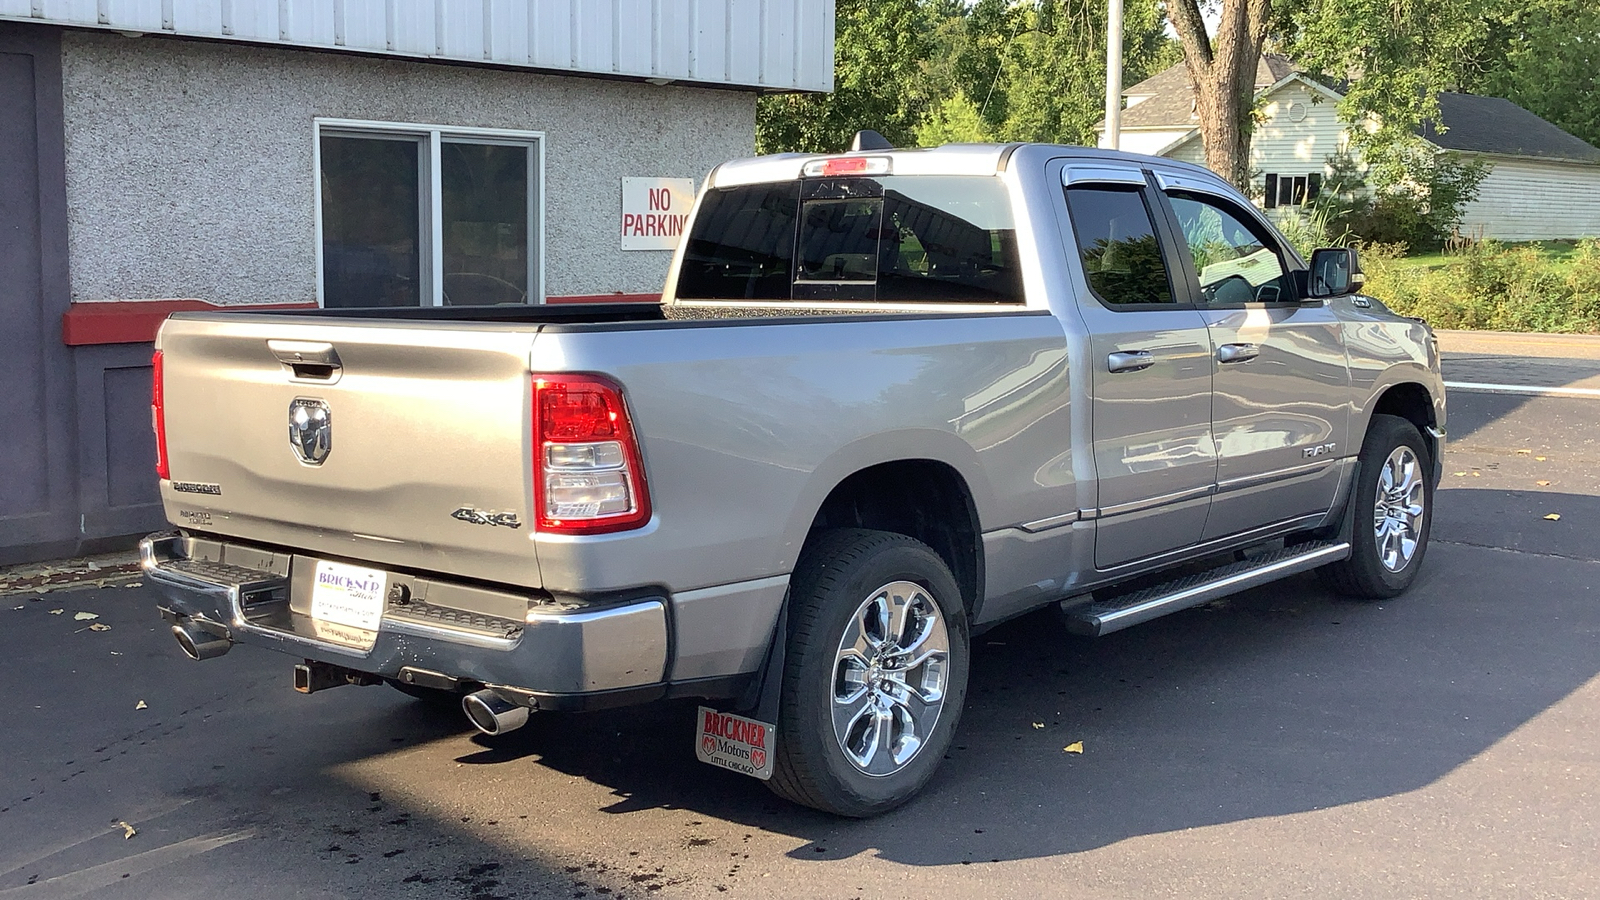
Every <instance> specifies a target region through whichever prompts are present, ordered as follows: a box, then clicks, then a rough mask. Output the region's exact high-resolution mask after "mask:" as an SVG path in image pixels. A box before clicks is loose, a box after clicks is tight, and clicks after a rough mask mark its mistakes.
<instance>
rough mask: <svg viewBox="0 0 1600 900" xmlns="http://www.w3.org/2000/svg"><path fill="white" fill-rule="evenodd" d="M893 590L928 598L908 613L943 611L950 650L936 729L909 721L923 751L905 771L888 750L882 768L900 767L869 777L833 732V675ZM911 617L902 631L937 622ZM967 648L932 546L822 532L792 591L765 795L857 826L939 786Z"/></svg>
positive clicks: (963, 625) (951, 584) (888, 536)
mask: <svg viewBox="0 0 1600 900" xmlns="http://www.w3.org/2000/svg"><path fill="white" fill-rule="evenodd" d="M897 583H910V584H912V585H915V586H918V587H920V588H921V589H922V591H921V592H919V597H918V598H916V599H915V600H913V601H912V602H910V603H907V604H905V606H906V608H907V609H911V608H914V607H915V608H919V609H922V610H924V611H926V610H927V608H928V607H927V600H931V601H932V603H933V604H936V605H937V611H938V617H937V618H938V619H942V622H943V627H944V634H945V636H946V638H947V645H948V651H947V653H946V654H945V656H944V657H943V660H944V662H943V666H942V670H943V689H942V695H941V696H942V700H941V701H940V706H939V708H938V709H937V710H935V711H934V713H933V715H932V716H931V717H930V718H932V719H933V720H934V721H933V723H932V724H931V725H928V726H926V727H925V728H924V727H923V724H922V723H921V722H920V721H917V720H916V719H908V720H906V721H912V722H915V723H916V725H917V729H916V733H917V737H918V739H919V740H920V744H919V745H918V749H915V750H912V751H910V755H909V757H908V758H907V759H906V760H904V761H903V762H899V761H896V760H894V759H892V757H893V756H894V752H893V751H891V752H890V753H889V755H888V757H887V758H883V759H884V761H885V763H886V764H889V765H892V766H896V767H898V768H897V769H896V770H895V771H892V772H889V773H887V774H867V772H866V771H865V770H864V769H862V768H859V767H858V766H857V764H855V763H853V762H851V760H850V758H849V757H847V755H846V751H845V749H844V746H843V745H844V742H845V739H844V738H841V737H838V736H837V733H836V731H835V719H834V709H835V702H836V701H835V691H836V690H839V689H840V688H839V684H841V683H842V682H836V679H837V678H838V672H839V671H840V670H839V669H838V668H837V666H839V665H840V664H841V663H840V659H839V654H840V653H841V649H840V647H841V642H842V641H843V640H844V638H845V635H846V633H847V629H851V628H855V627H857V626H856V625H853V624H852V623H855V622H858V621H865V620H858V619H857V614H858V613H860V612H862V611H863V610H864V609H865V608H866V606H867V604H868V603H869V602H870V601H872V600H873V599H874V598H876V597H879V596H882V589H883V588H886V587H889V586H891V585H894V584H897ZM923 598H926V599H923ZM891 602H892V601H891ZM913 615H915V614H908V616H907V618H906V619H905V620H904V622H905V623H906V624H903V625H902V628H901V630H902V631H905V630H906V629H908V628H911V627H913V626H928V623H929V622H931V621H934V618H935V617H931V616H928V615H917V616H916V618H912V616H913ZM930 633H931V632H930ZM968 643H969V640H968V627H967V616H966V610H965V608H964V607H963V605H962V600H961V591H960V589H959V588H958V587H957V586H956V581H955V578H954V577H952V576H951V574H950V569H949V568H948V567H947V566H946V565H945V563H944V560H943V559H941V558H940V557H939V555H938V554H937V553H935V552H934V551H933V550H932V549H930V548H929V547H928V546H927V545H926V544H923V543H921V542H919V541H916V540H913V539H911V538H909V537H905V536H904V535H899V534H892V533H889V532H883V531H868V530H866V529H858V528H841V529H833V530H829V531H824V532H819V533H818V534H817V535H815V536H814V537H813V538H812V539H811V540H810V541H809V542H808V543H807V545H806V548H805V550H804V551H802V553H801V554H800V559H799V561H798V562H797V563H796V566H795V572H794V576H793V579H792V580H791V582H790V589H789V638H788V645H787V653H786V656H785V661H784V671H783V685H782V691H781V696H780V700H779V714H778V723H777V725H778V728H777V750H776V754H775V756H774V758H773V775H772V779H771V780H770V781H768V782H767V786H768V787H769V788H771V789H772V791H773V792H774V793H776V794H778V796H780V797H784V798H785V799H788V800H792V801H794V802H795V803H799V804H802V805H804V806H809V807H812V808H814V809H820V810H823V811H824V812H829V813H833V814H835V815H840V816H850V817H854V818H864V817H867V816H875V815H878V814H880V813H884V812H887V811H889V810H891V809H894V808H895V807H897V806H899V805H901V804H902V803H905V802H906V801H907V800H909V799H911V797H912V796H914V795H915V794H916V793H917V792H918V791H919V790H921V789H922V787H923V785H925V784H927V782H928V779H929V778H932V777H933V773H934V770H935V769H937V768H938V767H939V763H940V762H941V761H942V760H943V759H944V754H945V751H946V750H948V749H949V746H950V741H951V739H952V738H953V737H954V735H955V729H956V723H957V722H958V721H959V720H960V718H961V708H962V705H963V704H964V703H965V701H966V693H967V667H968V660H969V656H968V649H969V648H968ZM935 645H936V644H935ZM897 646H898V645H897ZM908 656H909V654H908ZM884 658H885V659H888V658H889V657H884ZM905 658H906V657H901V659H905ZM889 665H891V664H886V667H887V666H889ZM874 671H876V670H874ZM936 677H937V676H936ZM923 684H924V687H926V683H925V682H923ZM891 687H893V686H892V685H891ZM862 690H865V688H862ZM886 695H887V692H885V693H884V694H873V696H886ZM886 708H887V707H886ZM924 712H926V710H924ZM860 721H868V720H867V719H865V718H862V719H860ZM867 727H869V728H870V727H871V726H870V725H869V726H867ZM900 727H903V725H902V726H900ZM884 733H885V732H879V734H880V735H883V734H884ZM879 743H882V742H881V741H880V742H879ZM874 746H877V744H874ZM885 746H891V747H892V746H895V745H892V744H890V745H885ZM901 746H903V745H901ZM867 755H868V756H869V757H870V758H872V759H880V758H882V757H878V756H873V755H872V754H870V753H869V754H867Z"/></svg>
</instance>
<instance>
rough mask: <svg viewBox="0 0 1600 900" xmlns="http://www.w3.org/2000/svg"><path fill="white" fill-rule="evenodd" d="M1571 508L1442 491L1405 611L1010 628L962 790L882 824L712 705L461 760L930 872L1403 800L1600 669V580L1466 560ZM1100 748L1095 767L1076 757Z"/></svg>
mask: <svg viewBox="0 0 1600 900" xmlns="http://www.w3.org/2000/svg"><path fill="white" fill-rule="evenodd" d="M1551 498H1556V499H1555V501H1554V502H1555V503H1557V504H1558V505H1560V506H1561V507H1562V508H1564V509H1566V510H1568V511H1569V518H1571V519H1573V520H1574V521H1575V522H1576V521H1583V522H1592V521H1594V520H1595V518H1596V516H1597V515H1600V498H1594V497H1588V496H1579V495H1538V496H1536V497H1530V496H1526V495H1524V494H1523V492H1504V491H1464V490H1458V491H1449V492H1445V493H1442V494H1441V503H1440V505H1441V508H1450V509H1451V510H1452V512H1451V514H1450V516H1449V517H1444V518H1441V520H1440V523H1439V526H1438V527H1437V529H1436V534H1435V538H1436V543H1435V544H1434V545H1433V546H1432V548H1431V549H1430V551H1429V554H1430V555H1429V557H1428V560H1427V564H1426V567H1425V569H1424V571H1423V573H1422V575H1421V577H1420V579H1419V581H1418V582H1417V584H1416V585H1414V586H1413V588H1412V590H1411V591H1410V592H1409V593H1408V594H1407V595H1406V596H1405V597H1403V598H1400V599H1398V600H1395V601H1389V602H1382V603H1361V602H1353V601H1349V600H1345V599H1341V598H1338V597H1335V596H1333V595H1331V594H1330V593H1328V592H1327V591H1326V590H1325V589H1324V588H1323V587H1322V586H1321V584H1320V582H1319V581H1318V580H1317V579H1316V578H1315V577H1314V576H1311V575H1307V576H1302V577H1298V578H1294V579H1291V580H1287V581H1284V582H1282V583H1279V584H1276V585H1269V586H1266V587H1264V588H1260V589H1257V590H1254V591H1250V592H1247V593H1243V594H1239V595H1236V596H1234V597H1231V598H1228V599H1226V600H1224V601H1221V602H1218V603H1214V604H1211V605H1209V606H1207V607H1203V608H1200V609H1196V610H1190V611H1187V612H1183V613H1179V614H1176V615H1173V616H1169V617H1167V618H1165V619H1161V620H1158V621H1156V622H1152V623H1149V624H1147V625H1143V626H1140V627H1138V628H1135V629H1131V630H1129V631H1126V632H1122V633H1119V634H1116V635H1112V636H1110V637H1107V638H1103V639H1100V640H1099V641H1085V640H1081V639H1076V638H1072V637H1070V636H1068V635H1066V634H1065V633H1064V632H1063V631H1062V630H1061V629H1060V627H1059V626H1058V625H1057V624H1056V623H1055V622H1054V620H1053V619H1052V618H1051V617H1049V616H1047V615H1043V614H1035V615H1032V616H1029V617H1026V618H1024V619H1020V620H1017V621H1014V622H1012V623H1008V624H1007V625H1004V626H1001V627H999V628H997V629H994V630H992V631H990V632H988V633H986V634H985V635H983V636H981V637H980V638H978V639H977V641H976V646H975V647H974V660H973V669H972V679H971V686H970V695H969V698H968V703H967V708H966V712H965V714H964V717H963V720H962V723H961V727H960V729H959V731H958V733H957V737H956V743H955V746H954V747H953V748H952V749H951V752H950V754H949V756H948V757H947V759H946V761H945V763H944V765H943V767H942V768H941V770H940V772H939V773H938V774H937V775H936V776H935V778H934V780H933V782H932V783H931V784H930V785H929V786H928V788H927V789H926V790H925V792H924V793H923V794H922V795H921V796H920V797H918V798H917V799H916V800H914V801H913V802H912V803H911V804H909V805H908V806H906V807H904V808H902V809H901V810H897V811H895V812H893V813H890V814H888V815H886V816H883V817H881V818H878V819H874V820H869V821H859V822H858V821H846V820H839V819H834V818H831V817H827V816H824V815H821V814H817V813H813V812H810V811H807V810H801V809H797V808H794V807H791V806H788V805H787V804H785V803H782V802H780V801H778V800H776V799H775V798H774V797H772V796H771V795H769V794H768V793H767V792H766V791H764V790H762V788H761V786H760V785H758V784H756V783H755V782H754V781H752V780H749V779H746V778H743V777H741V776H737V775H733V774H731V773H727V772H724V771H721V770H717V769H713V768H711V767H708V766H703V765H700V764H699V763H697V762H695V761H694V758H693V753H692V746H693V722H694V716H693V709H694V705H693V704H668V705H661V706H657V707H651V708H646V709H640V710H622V711H616V712H606V713H593V714H589V715H583V716H570V717H562V718H557V717H546V718H542V719H541V717H539V716H535V717H534V720H535V721H534V723H533V724H532V725H530V726H529V727H528V728H526V729H524V730H523V731H521V732H517V733H514V734H512V735H507V736H505V737H503V738H500V739H497V740H495V741H493V742H480V745H481V746H482V747H483V749H481V750H479V751H477V752H475V753H471V754H467V755H465V756H463V757H461V758H459V760H458V761H460V762H463V763H481V764H493V763H496V762H501V761H507V760H511V759H516V758H519V757H523V756H528V755H533V754H537V755H538V756H539V757H540V758H541V764H542V765H546V766H550V767H553V768H555V769H557V770H559V771H562V772H565V773H568V774H571V775H575V776H578V777H582V778H585V779H589V780H591V781H594V782H596V783H598V784H601V785H605V786H606V787H608V788H610V789H611V790H612V791H613V792H614V793H615V794H616V796H617V800H616V802H615V803H614V804H612V805H611V806H609V807H607V809H606V811H607V812H611V813H615V814H619V815H620V814H625V813H629V812H634V811H638V810H645V809H654V808H684V809H690V810H693V811H695V812H698V813H703V814H705V815H707V816H715V817H719V818H722V819H726V820H730V821H733V822H738V823H742V824H747V825H751V826H756V827H759V828H762V829H766V830H769V831H773V832H778V833H783V834H789V835H793V836H795V837H797V838H800V839H802V840H804V841H805V842H806V843H805V844H804V845H803V846H801V847H800V848H799V849H797V850H795V851H793V852H792V854H791V855H792V856H793V857H795V858H797V859H816V860H825V859H833V858H841V857H849V856H853V855H855V854H858V853H862V852H869V851H870V852H874V853H876V854H878V855H880V856H882V857H884V858H887V859H891V860H894V861H897V862H901V863H905V864H910V865H945V864H956V863H963V862H988V861H991V860H1002V859H1018V858H1033V857H1043V856H1052V855H1056V854H1062V853H1074V852H1079V851H1084V850H1090V849H1093V848H1097V847H1103V846H1106V845H1108V844H1112V843H1115V842H1117V841H1120V840H1123V839H1125V838H1129V837H1135V836H1139V835H1149V834H1157V833H1163V832H1169V831H1175V830H1179V829H1186V828H1195V827H1202V826H1206V825H1214V824H1220V823H1227V822H1235V821H1242V820H1248V819H1254V818H1261V817H1269V816H1280V815H1286V814H1293V813H1299V812H1305V811H1309V810H1316V809H1323V808H1327V807H1333V806H1339V805H1343V804H1350V803H1357V802H1360V801H1364V800H1371V799H1375V798H1382V797H1390V796H1394V795H1397V794H1400V793H1404V792H1407V791H1412V790H1415V789H1417V788H1421V787H1424V786H1426V785H1428V784H1430V783H1432V782H1434V781H1436V780H1438V779H1439V778H1441V777H1442V776H1444V775H1446V774H1448V773H1449V772H1451V771H1452V770H1454V769H1456V768H1457V767H1459V766H1461V765H1463V764H1464V763H1467V762H1469V761H1471V760H1472V759H1473V758H1474V757H1476V756H1477V755H1478V754H1480V753H1482V752H1483V751H1484V750H1485V749H1486V748H1488V747H1490V746H1491V745H1493V744H1494V743H1496V742H1497V741H1499V740H1501V739H1503V738H1505V737H1506V736H1507V735H1508V734H1510V733H1511V732H1512V731H1514V730H1515V729H1517V728H1518V727H1519V726H1521V725H1522V724H1524V723H1525V722H1527V721H1528V720H1530V719H1532V718H1533V717H1535V716H1537V715H1539V714H1540V713H1541V712H1543V711H1544V710H1546V709H1548V708H1549V707H1550V706H1552V705H1553V704H1555V703H1557V702H1558V701H1560V700H1561V699H1562V698H1564V697H1566V696H1567V695H1568V694H1570V693H1571V692H1572V691H1574V690H1575V689H1577V688H1578V687H1580V686H1582V685H1583V684H1585V683H1586V682H1588V681H1589V680H1590V679H1592V678H1594V677H1595V675H1596V674H1597V673H1600V647H1597V646H1596V644H1595V642H1594V639H1593V635H1594V633H1595V631H1596V629H1600V606H1597V605H1596V604H1594V603H1593V599H1592V597H1590V596H1585V595H1583V586H1584V585H1586V584H1588V583H1592V582H1593V580H1594V578H1595V576H1596V568H1595V566H1596V563H1595V562H1593V561H1592V560H1588V559H1559V558H1552V557H1549V556H1536V555H1532V554H1529V553H1519V552H1513V551H1509V550H1503V549H1484V548H1481V547H1477V546H1473V545H1471V542H1470V541H1469V542H1459V543H1458V542H1457V541H1460V538H1459V537H1457V536H1456V534H1457V532H1458V531H1459V528H1460V523H1464V522H1466V521H1469V520H1471V519H1474V518H1478V517H1481V516H1484V515H1486V514H1489V513H1491V512H1492V510H1494V509H1501V508H1505V506H1506V504H1507V503H1508V502H1510V503H1512V504H1515V503H1519V502H1520V503H1526V504H1535V505H1536V504H1539V503H1546V502H1550V500H1551ZM1539 524H1560V523H1545V522H1543V521H1542V520H1541V521H1539ZM1569 530H1573V531H1576V530H1577V529H1576V528H1575V527H1574V528H1572V529H1569ZM1590 543H1592V538H1591V539H1590ZM1524 549H1535V550H1536V552H1547V551H1539V550H1537V549H1536V548H1532V547H1530V548H1524ZM1587 555H1588V556H1593V555H1594V553H1593V549H1592V548H1591V550H1590V552H1589V554H1587ZM1513 598H1514V600H1515V602H1509V601H1511V600H1512V599H1513ZM1555 621H1560V622H1561V623H1562V627H1561V628H1559V629H1555V628H1551V627H1550V624H1549V623H1551V622H1555ZM779 739H780V740H781V735H780V738H779ZM1079 741H1081V742H1082V744H1083V752H1082V754H1081V755H1080V754H1074V753H1067V752H1064V749H1063V748H1065V747H1067V746H1068V745H1071V744H1073V743H1075V742H1079ZM596 747H605V748H607V749H606V751H605V752H603V753H597V752H596V750H595V748H596Z"/></svg>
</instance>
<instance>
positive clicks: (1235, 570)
mask: <svg viewBox="0 0 1600 900" xmlns="http://www.w3.org/2000/svg"><path fill="white" fill-rule="evenodd" d="M1349 555H1350V545H1349V544H1348V543H1345V542H1342V541H1341V542H1337V543H1336V542H1333V541H1312V542H1310V543H1306V544H1296V545H1294V546H1293V547H1288V548H1285V549H1283V550H1278V551H1275V552H1273V553H1268V554H1265V555H1262V556H1257V557H1254V558H1251V559H1246V560H1242V561H1240V562H1234V563H1228V564H1227V565H1224V566H1218V567H1217V568H1215V569H1211V570H1210V571H1207V572H1201V573H1199V574H1196V575H1186V576H1184V577H1182V578H1175V579H1173V580H1172V581H1168V582H1165V583H1163V584H1158V585H1155V586H1154V587H1148V588H1144V589H1142V590H1137V591H1133V592H1130V593H1127V594H1122V595H1118V596H1111V597H1106V598H1104V599H1097V600H1096V601H1095V602H1093V603H1091V604H1089V605H1087V606H1080V607H1077V608H1075V609H1069V610H1067V611H1066V612H1065V615H1066V620H1067V629H1068V630H1069V631H1071V632H1072V633H1074V634H1085V635H1090V636H1092V637H1099V636H1101V635H1106V634H1110V633H1112V632H1113V631H1121V630H1122V629H1124V628H1128V627H1131V626H1134V625H1138V624H1139V623H1140V622H1148V621H1150V620H1151V619H1156V618H1160V617H1161V616H1164V615H1166V614H1167V613H1171V612H1177V611H1178V610H1180V609H1188V608H1189V607H1191V606H1199V605H1200V604H1202V603H1206V602H1209V601H1211V600H1215V599H1217V598H1218V597H1226V596H1227V595H1229V594H1233V593H1237V592H1239V591H1242V590H1245V589H1246V588H1253V587H1256V586H1258V585H1263V584H1266V583H1267V582H1269V581H1276V580H1278V579H1279V578H1283V577H1284V576H1287V575H1293V574H1295V573H1296V572H1304V571H1306V570H1308V569H1315V568H1317V567H1318V566H1325V565H1327V564H1328V563H1331V562H1338V561H1339V560H1341V559H1344V558H1345V557H1347V556H1349Z"/></svg>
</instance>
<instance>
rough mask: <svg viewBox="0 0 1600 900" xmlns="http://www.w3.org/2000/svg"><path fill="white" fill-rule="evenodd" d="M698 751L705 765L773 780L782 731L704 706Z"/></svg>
mask: <svg viewBox="0 0 1600 900" xmlns="http://www.w3.org/2000/svg"><path fill="white" fill-rule="evenodd" d="M699 720H700V721H699V726H698V727H697V728H696V730H695V736H694V737H695V741H694V752H695V756H697V757H699V758H700V761H701V762H703V763H710V764H711V765H713V766H721V767H722V768H724V769H732V770H733V771H735V772H738V773H739V774H741V775H749V776H752V777H754V778H759V779H761V780H762V781H766V780H767V779H769V778H771V777H772V757H773V754H774V753H775V752H776V751H777V737H778V729H776V728H774V727H773V726H771V725H768V724H767V723H765V722H757V721H756V720H755V719H746V718H745V717H744V716H736V715H733V714H732V713H724V712H717V711H716V710H714V709H707V708H706V707H704V706H702V707H700V712H699Z"/></svg>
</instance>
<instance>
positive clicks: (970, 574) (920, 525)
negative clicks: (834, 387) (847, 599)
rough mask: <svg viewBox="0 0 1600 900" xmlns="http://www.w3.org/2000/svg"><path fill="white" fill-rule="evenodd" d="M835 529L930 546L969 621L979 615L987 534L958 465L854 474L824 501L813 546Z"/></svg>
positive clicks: (925, 462)
mask: <svg viewBox="0 0 1600 900" xmlns="http://www.w3.org/2000/svg"><path fill="white" fill-rule="evenodd" d="M835 528H865V529H871V530H874V531H887V532H891V533H893V534H902V535H905V536H906V537H909V538H912V539H914V540H917V541H920V542H922V543H924V544H926V545H928V546H929V547H930V548H932V549H933V551H934V552H935V553H937V554H938V555H939V557H940V558H941V559H943V560H944V563H945V565H946V566H948V567H949V569H950V572H951V574H952V575H954V576H955V579H956V585H957V587H958V588H960V591H961V599H962V605H963V606H964V607H965V608H966V610H967V614H968V616H969V617H970V616H972V615H974V614H975V612H976V610H977V608H978V606H979V605H980V603H981V595H982V591H983V583H984V581H983V579H984V571H983V567H984V561H983V540H982V530H981V526H980V525H979V517H978V507H977V503H976V501H975V500H974V498H973V494H972V489H971V487H970V486H969V485H968V483H967V480H966V479H965V478H964V477H962V475H961V473H960V472H959V471H957V470H956V468H955V467H954V466H951V465H950V464H948V463H945V462H941V461H939V460H934V459H901V460H895V461H892V462H885V463H879V464H877V465H874V466H869V467H867V468H864V469H861V470H859V471H856V472H854V473H852V474H851V475H849V476H848V477H846V478H844V479H843V480H842V481H840V482H839V483H838V484H837V485H835V486H834V487H833V489H832V490H831V491H829V493H828V495H827V497H826V498H825V499H824V500H823V501H822V504H821V506H820V507H819V508H818V510H817V513H816V515H815V516H814V517H813V518H812V520H811V527H810V529H809V530H808V532H807V538H806V540H807V543H810V541H811V540H812V539H813V538H814V537H815V536H816V535H818V534H821V533H822V532H823V531H825V530H828V529H835Z"/></svg>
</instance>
